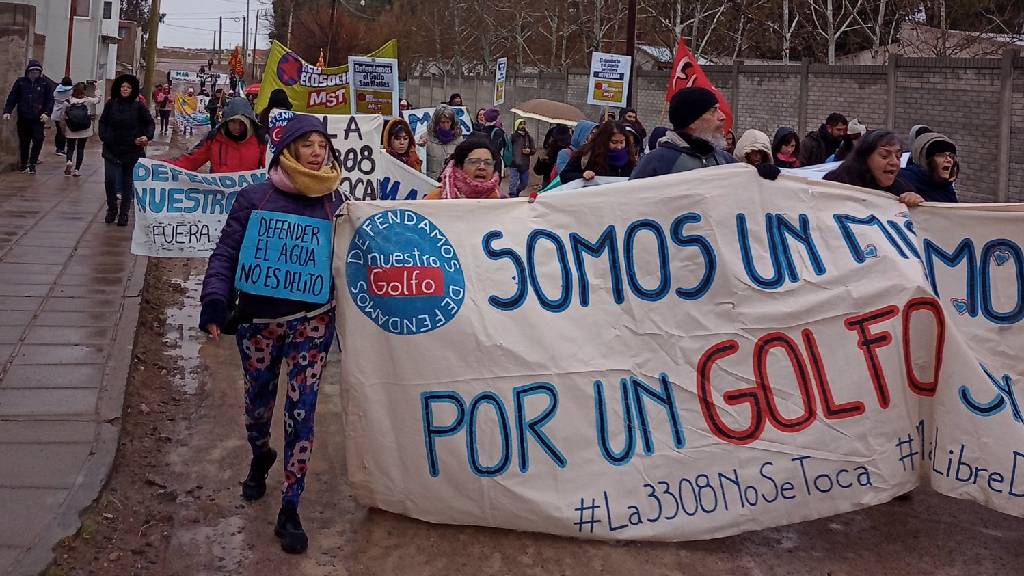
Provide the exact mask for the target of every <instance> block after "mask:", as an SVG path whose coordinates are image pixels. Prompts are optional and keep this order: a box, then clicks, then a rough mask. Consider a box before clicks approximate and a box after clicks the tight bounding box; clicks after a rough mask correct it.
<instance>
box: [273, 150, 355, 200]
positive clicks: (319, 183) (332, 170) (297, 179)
mask: <svg viewBox="0 0 1024 576" xmlns="http://www.w3.org/2000/svg"><path fill="white" fill-rule="evenodd" d="M328 161H329V164H327V165H326V166H324V167H323V168H321V169H320V170H310V169H309V168H306V167H305V166H303V165H302V164H299V162H298V161H297V160H296V159H295V158H293V157H292V155H291V153H289V152H288V150H287V149H286V150H282V151H281V157H280V159H279V162H280V164H279V165H278V166H275V167H274V168H272V169H271V170H270V180H271V182H273V183H274V185H275V186H277V187H278V188H280V189H282V190H284V191H285V192H290V193H292V194H301V195H303V196H308V197H310V198H320V197H321V196H326V195H328V194H330V193H331V192H334V191H335V190H336V189H337V188H338V184H339V183H340V182H341V169H340V168H339V167H338V165H337V163H335V162H333V161H330V160H328Z"/></svg>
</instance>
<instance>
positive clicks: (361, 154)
mask: <svg viewBox="0 0 1024 576" xmlns="http://www.w3.org/2000/svg"><path fill="white" fill-rule="evenodd" d="M294 115H295V112H291V111H288V110H277V111H275V112H274V113H273V114H271V116H270V126H269V128H270V143H269V145H268V146H267V162H268V163H269V161H270V159H271V158H272V157H273V155H274V145H275V143H276V141H277V138H278V135H279V134H280V128H281V127H282V126H284V125H285V124H286V123H287V122H288V120H289V119H291V118H292V117H293V116H294ZM316 116H317V117H319V118H321V119H323V121H324V122H325V123H326V124H327V132H328V135H329V136H330V138H331V142H332V143H333V144H334V147H335V148H336V149H337V150H338V153H339V154H340V156H341V184H340V185H339V187H338V189H339V190H340V191H341V192H342V193H343V194H345V195H346V196H347V197H349V198H351V199H353V200H376V199H382V200H395V199H398V200H418V199H421V198H423V197H425V196H426V195H427V194H429V193H430V191H431V190H433V189H434V188H436V187H437V185H438V184H437V182H436V181H434V180H431V179H430V178H428V177H426V176H424V175H423V174H421V173H418V172H416V171H415V170H412V169H411V168H409V167H408V166H406V165H404V164H402V163H401V162H399V161H398V160H395V159H394V158H392V157H391V155H390V154H388V153H386V152H384V151H383V150H382V149H381V133H382V131H383V125H384V119H383V118H382V117H381V116H380V115H379V114H355V115H345V114H316Z"/></svg>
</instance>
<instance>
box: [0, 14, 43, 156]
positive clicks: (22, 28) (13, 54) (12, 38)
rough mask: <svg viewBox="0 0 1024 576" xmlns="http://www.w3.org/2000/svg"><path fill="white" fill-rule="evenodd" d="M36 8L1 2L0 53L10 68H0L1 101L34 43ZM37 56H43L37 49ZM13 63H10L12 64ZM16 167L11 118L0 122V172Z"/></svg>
mask: <svg viewBox="0 0 1024 576" xmlns="http://www.w3.org/2000/svg"><path fill="white" fill-rule="evenodd" d="M35 21H36V8H35V6H29V5H26V4H12V3H9V2H0V54H4V58H5V60H6V62H8V64H9V65H7V66H0V98H3V99H4V100H5V101H6V99H7V94H8V92H9V91H10V89H11V85H12V84H14V81H15V80H17V79H18V77H20V76H23V75H24V74H25V64H24V63H25V62H28V59H29V56H30V55H31V54H32V53H33V52H32V51H33V48H34V45H35V44H36V43H37V36H38V35H37V34H36V33H35V28H36V22H35ZM36 53H37V54H42V50H41V49H39V51H38V52H36ZM12 63H13V64H12ZM17 164H18V132H17V128H16V127H15V123H14V119H13V118H12V119H11V120H10V121H9V122H2V123H0V171H7V170H10V169H11V168H14V167H17Z"/></svg>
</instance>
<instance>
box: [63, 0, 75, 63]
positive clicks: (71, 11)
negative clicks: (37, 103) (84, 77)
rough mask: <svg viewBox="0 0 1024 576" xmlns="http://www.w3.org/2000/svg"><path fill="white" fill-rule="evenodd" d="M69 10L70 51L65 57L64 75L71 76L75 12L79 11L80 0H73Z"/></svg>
mask: <svg viewBox="0 0 1024 576" xmlns="http://www.w3.org/2000/svg"><path fill="white" fill-rule="evenodd" d="M70 4H71V8H70V9H69V11H68V53H67V56H66V57H65V59H64V75H65V76H68V77H70V76H71V42H72V40H73V39H74V32H75V14H76V13H78V0H71V2H70Z"/></svg>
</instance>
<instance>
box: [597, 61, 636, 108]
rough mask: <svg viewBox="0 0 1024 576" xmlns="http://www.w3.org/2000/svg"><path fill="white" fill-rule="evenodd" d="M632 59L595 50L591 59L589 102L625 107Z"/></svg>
mask: <svg viewBox="0 0 1024 576" xmlns="http://www.w3.org/2000/svg"><path fill="white" fill-rule="evenodd" d="M632 61H633V59H632V58H631V57H629V56H623V55H621V54H606V53H604V52H594V55H593V56H592V57H591V59H590V81H589V84H588V87H587V104H596V105H598V106H614V107H616V108H625V107H626V96H627V94H628V92H629V75H630V72H631V71H630V66H631V65H632Z"/></svg>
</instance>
